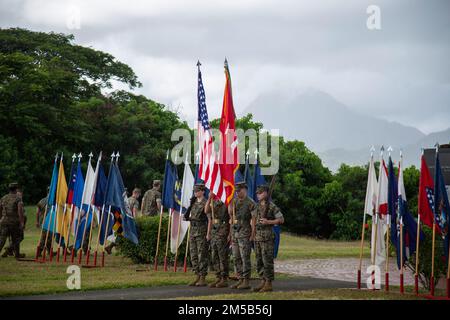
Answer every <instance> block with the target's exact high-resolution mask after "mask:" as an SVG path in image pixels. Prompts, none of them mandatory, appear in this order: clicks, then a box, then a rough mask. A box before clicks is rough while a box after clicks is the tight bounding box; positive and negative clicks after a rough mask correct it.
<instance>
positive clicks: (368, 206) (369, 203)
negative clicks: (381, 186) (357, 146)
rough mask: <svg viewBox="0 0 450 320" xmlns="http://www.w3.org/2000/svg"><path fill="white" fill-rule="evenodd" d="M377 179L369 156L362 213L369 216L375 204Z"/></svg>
mask: <svg viewBox="0 0 450 320" xmlns="http://www.w3.org/2000/svg"><path fill="white" fill-rule="evenodd" d="M377 193H378V181H377V174H376V172H375V165H374V163H373V157H371V158H370V164H369V175H368V178H367V188H366V202H365V204H364V214H368V215H369V216H371V215H372V214H373V212H374V209H375V208H376V206H377Z"/></svg>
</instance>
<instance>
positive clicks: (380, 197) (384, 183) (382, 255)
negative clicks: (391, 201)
mask: <svg viewBox="0 0 450 320" xmlns="http://www.w3.org/2000/svg"><path fill="white" fill-rule="evenodd" d="M377 189H378V192H377V201H376V203H377V206H376V213H377V214H376V216H375V217H373V219H372V241H371V244H372V245H371V257H372V261H373V260H374V255H375V264H376V265H377V266H380V265H381V264H383V262H384V261H385V260H386V239H385V235H386V231H387V225H386V217H387V216H386V213H387V200H388V197H387V195H388V176H387V168H386V165H385V163H384V159H383V158H381V161H380V172H379V179H378V187H377ZM376 222H377V224H378V225H376V224H375V223H376ZM375 231H377V241H376V242H377V244H376V254H375V253H374V249H375V246H374V243H375Z"/></svg>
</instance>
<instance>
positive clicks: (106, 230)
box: [99, 151, 116, 267]
mask: <svg viewBox="0 0 450 320" xmlns="http://www.w3.org/2000/svg"><path fill="white" fill-rule="evenodd" d="M115 157H116V155H115V154H114V151H113V153H112V154H111V163H110V165H109V173H108V180H109V177H110V175H111V169H112V166H113V163H114V158H115ZM105 200H106V199H105ZM110 215H111V206H109V208H108V217H107V218H106V227H105V234H104V235H103V248H102V267H104V266H105V246H106V239H107V238H108V228H109V217H110ZM102 224H103V222H102ZM101 230H102V229H101V227H100V229H99V233H100V231H101Z"/></svg>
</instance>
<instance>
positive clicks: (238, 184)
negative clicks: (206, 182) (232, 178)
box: [236, 181, 248, 191]
mask: <svg viewBox="0 0 450 320" xmlns="http://www.w3.org/2000/svg"><path fill="white" fill-rule="evenodd" d="M243 188H245V189H248V186H247V183H246V182H245V181H239V182H236V190H238V191H239V190H241V189H243Z"/></svg>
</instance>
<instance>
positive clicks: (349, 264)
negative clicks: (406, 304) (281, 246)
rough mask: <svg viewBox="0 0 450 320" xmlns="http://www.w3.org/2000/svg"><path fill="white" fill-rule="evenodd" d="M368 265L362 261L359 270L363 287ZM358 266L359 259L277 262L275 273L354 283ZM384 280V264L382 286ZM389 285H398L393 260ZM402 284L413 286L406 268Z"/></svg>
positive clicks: (365, 260)
mask: <svg viewBox="0 0 450 320" xmlns="http://www.w3.org/2000/svg"><path fill="white" fill-rule="evenodd" d="M393 260H394V261H393ZM369 265H370V260H369V259H364V260H363V264H362V269H361V278H362V280H361V281H362V283H363V285H364V284H365V279H366V277H367V276H368V275H366V269H367V267H368V266H369ZM358 266H359V259H357V258H333V259H303V260H289V261H277V262H276V264H275V271H276V272H281V273H288V274H292V275H298V276H305V277H313V278H320V279H330V280H341V281H350V282H356V277H357V269H358ZM384 278H385V264H383V266H382V267H381V283H382V284H384V281H385V280H384ZM389 283H390V284H391V285H400V271H399V270H398V268H397V262H396V260H395V258H394V259H390V261H389ZM404 283H405V285H414V274H413V272H411V271H410V270H409V269H407V268H405V271H404Z"/></svg>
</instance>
